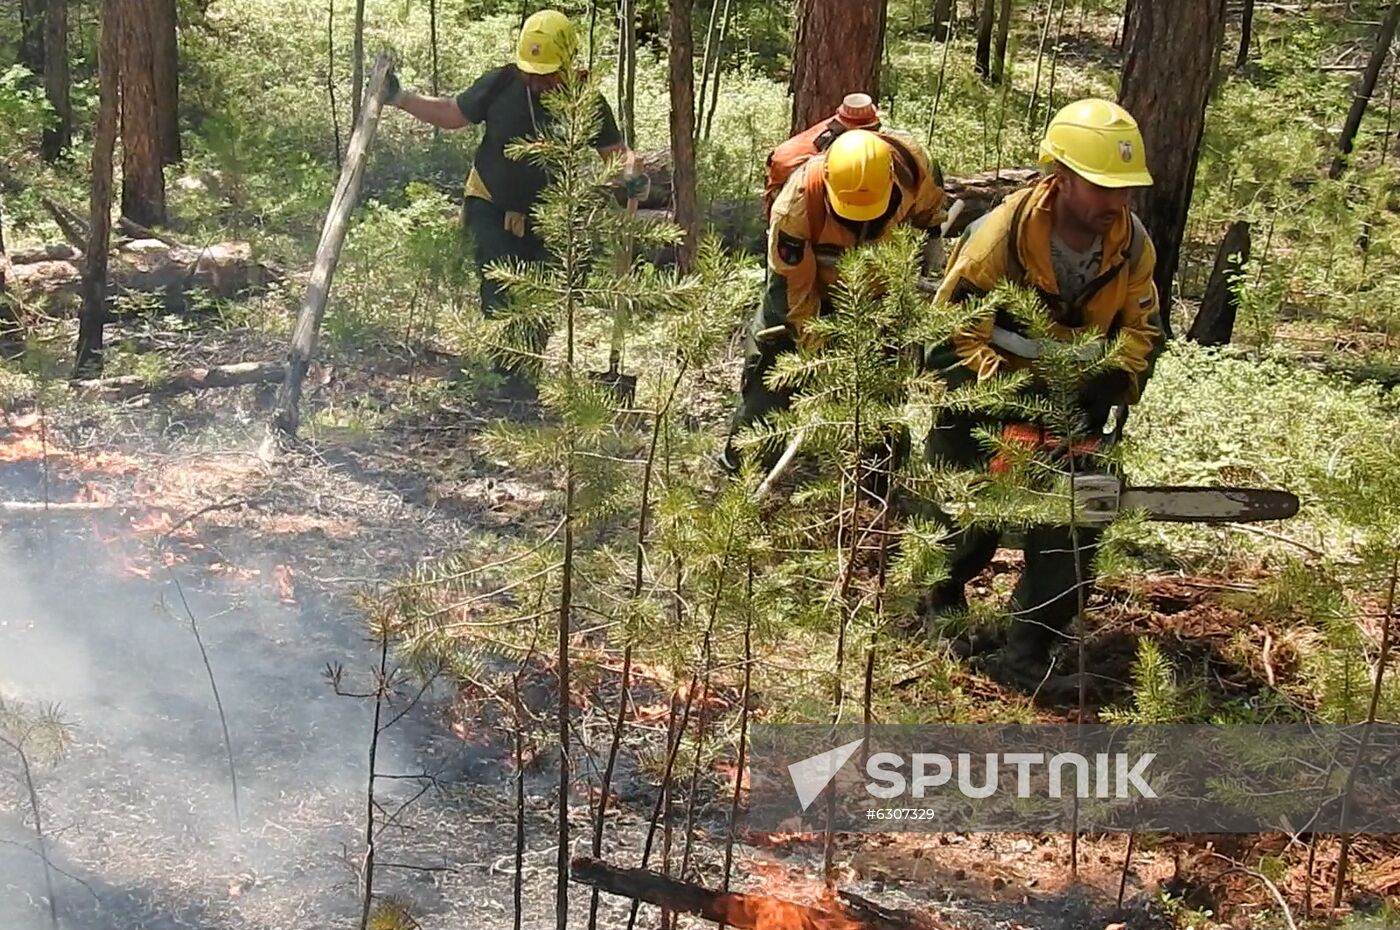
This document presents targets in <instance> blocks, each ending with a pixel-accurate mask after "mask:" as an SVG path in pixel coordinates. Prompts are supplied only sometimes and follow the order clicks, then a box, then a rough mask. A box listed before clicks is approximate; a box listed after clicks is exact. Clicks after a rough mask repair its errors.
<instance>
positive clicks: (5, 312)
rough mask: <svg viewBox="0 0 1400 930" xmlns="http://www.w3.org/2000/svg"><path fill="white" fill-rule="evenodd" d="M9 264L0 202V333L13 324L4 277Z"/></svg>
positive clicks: (13, 315) (11, 308)
mask: <svg viewBox="0 0 1400 930" xmlns="http://www.w3.org/2000/svg"><path fill="white" fill-rule="evenodd" d="M9 264H10V257H9V254H8V253H7V252H6V251H5V205H4V204H3V203H0V335H4V334H6V333H8V332H10V330H12V329H13V328H14V324H15V308H14V304H12V303H11V302H10V290H9V283H8V282H7V281H6V279H5V270H6V269H7V268H8V267H9Z"/></svg>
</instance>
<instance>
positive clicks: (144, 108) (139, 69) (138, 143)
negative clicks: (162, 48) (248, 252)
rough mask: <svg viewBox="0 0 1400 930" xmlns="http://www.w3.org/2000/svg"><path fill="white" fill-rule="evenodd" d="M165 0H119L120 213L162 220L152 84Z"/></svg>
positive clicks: (161, 165) (158, 139)
mask: <svg viewBox="0 0 1400 930" xmlns="http://www.w3.org/2000/svg"><path fill="white" fill-rule="evenodd" d="M164 2H165V0H124V3H125V6H124V7H123V9H122V13H121V15H119V16H118V17H117V19H118V21H119V23H120V26H121V70H120V80H121V102H122V103H121V124H122V128H121V132H122V213H123V214H125V215H126V216H129V217H131V218H132V219H133V220H135V221H136V222H138V223H142V224H144V225H146V226H163V225H165V170H164V169H165V159H164V158H163V157H162V148H163V146H162V140H161V119H160V107H159V97H158V94H157V90H156V66H155V61H156V55H157V51H158V43H157V42H156V38H155V28H154V27H155V23H156V20H158V19H159V18H160V15H159V12H158V7H159V6H160V5H161V4H162V3H164Z"/></svg>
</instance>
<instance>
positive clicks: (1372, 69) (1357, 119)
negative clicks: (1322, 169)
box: [1327, 3, 1400, 180]
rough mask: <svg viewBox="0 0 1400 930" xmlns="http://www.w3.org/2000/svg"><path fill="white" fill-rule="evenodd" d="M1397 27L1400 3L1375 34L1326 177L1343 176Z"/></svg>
mask: <svg viewBox="0 0 1400 930" xmlns="http://www.w3.org/2000/svg"><path fill="white" fill-rule="evenodd" d="M1398 24H1400V3H1392V4H1391V5H1390V9H1389V10H1388V11H1387V12H1386V14H1385V20H1384V21H1382V22H1381V28H1380V32H1378V33H1377V34H1376V46H1375V48H1373V49H1372V50H1371V60H1370V61H1369V62H1367V64H1366V72H1365V73H1364V74H1362V76H1361V83H1360V84H1359V85H1357V88H1356V96H1355V97H1353V98H1352V101H1351V110H1350V111H1349V112H1348V113H1347V121H1346V123H1345V124H1344V125H1343V126H1342V136H1341V138H1340V139H1339V140H1337V157H1336V158H1334V159H1332V167H1331V169H1330V170H1328V172H1327V176H1328V177H1329V178H1332V179H1333V180H1336V179H1337V178H1339V177H1341V176H1342V172H1343V171H1345V170H1346V167H1347V161H1348V159H1349V157H1350V156H1351V150H1352V147H1353V146H1354V145H1355V144H1356V133H1357V132H1358V131H1359V130H1360V129H1361V118H1362V117H1364V116H1365V115H1366V106H1367V105H1368V104H1369V103H1370V102H1371V95H1372V94H1373V93H1375V90H1376V81H1377V80H1379V79H1380V76H1381V68H1382V67H1384V66H1385V59H1386V56H1387V55H1389V54H1390V43H1391V40H1393V39H1394V38H1395V27H1396V26H1397V25H1398Z"/></svg>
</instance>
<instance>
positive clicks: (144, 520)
mask: <svg viewBox="0 0 1400 930" xmlns="http://www.w3.org/2000/svg"><path fill="white" fill-rule="evenodd" d="M174 526H175V520H174V518H172V517H171V516H170V512H169V511H167V510H152V511H150V512H149V513H147V514H146V515H145V516H144V517H133V518H132V519H131V531H132V532H133V533H136V534H138V535H141V536H152V535H154V536H160V535H163V534H165V533H168V532H170V530H171V529H172V528H174Z"/></svg>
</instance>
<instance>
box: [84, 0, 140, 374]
mask: <svg viewBox="0 0 1400 930" xmlns="http://www.w3.org/2000/svg"><path fill="white" fill-rule="evenodd" d="M125 2H127V0H104V2H103V4H102V16H101V25H100V27H99V28H100V30H101V33H100V34H101V38H100V40H99V47H98V53H97V94H98V96H97V120H96V124H95V125H94V127H93V132H92V198H91V201H90V208H89V216H88V227H89V230H90V235H89V237H88V246H87V249H86V250H85V251H86V253H87V261H86V267H85V268H84V270H83V309H82V315H81V317H80V318H79V320H78V347H77V352H76V359H75V361H74V365H73V373H74V374H75V375H79V376H81V375H85V374H92V373H98V374H100V373H101V371H102V327H103V325H104V324H105V323H106V321H107V309H106V305H105V304H106V302H105V297H106V290H107V248H108V245H109V242H110V239H111V232H112V149H113V148H114V146H115V145H116V138H117V106H118V89H117V88H118V85H119V83H120V81H121V61H120V59H121V46H122V38H123V37H122V34H123V32H124V31H125V26H124V24H123V22H122V20H123V19H127V18H130V17H129V16H123V15H122V12H121V7H122V4H123V3H125ZM128 13H130V11H128Z"/></svg>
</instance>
